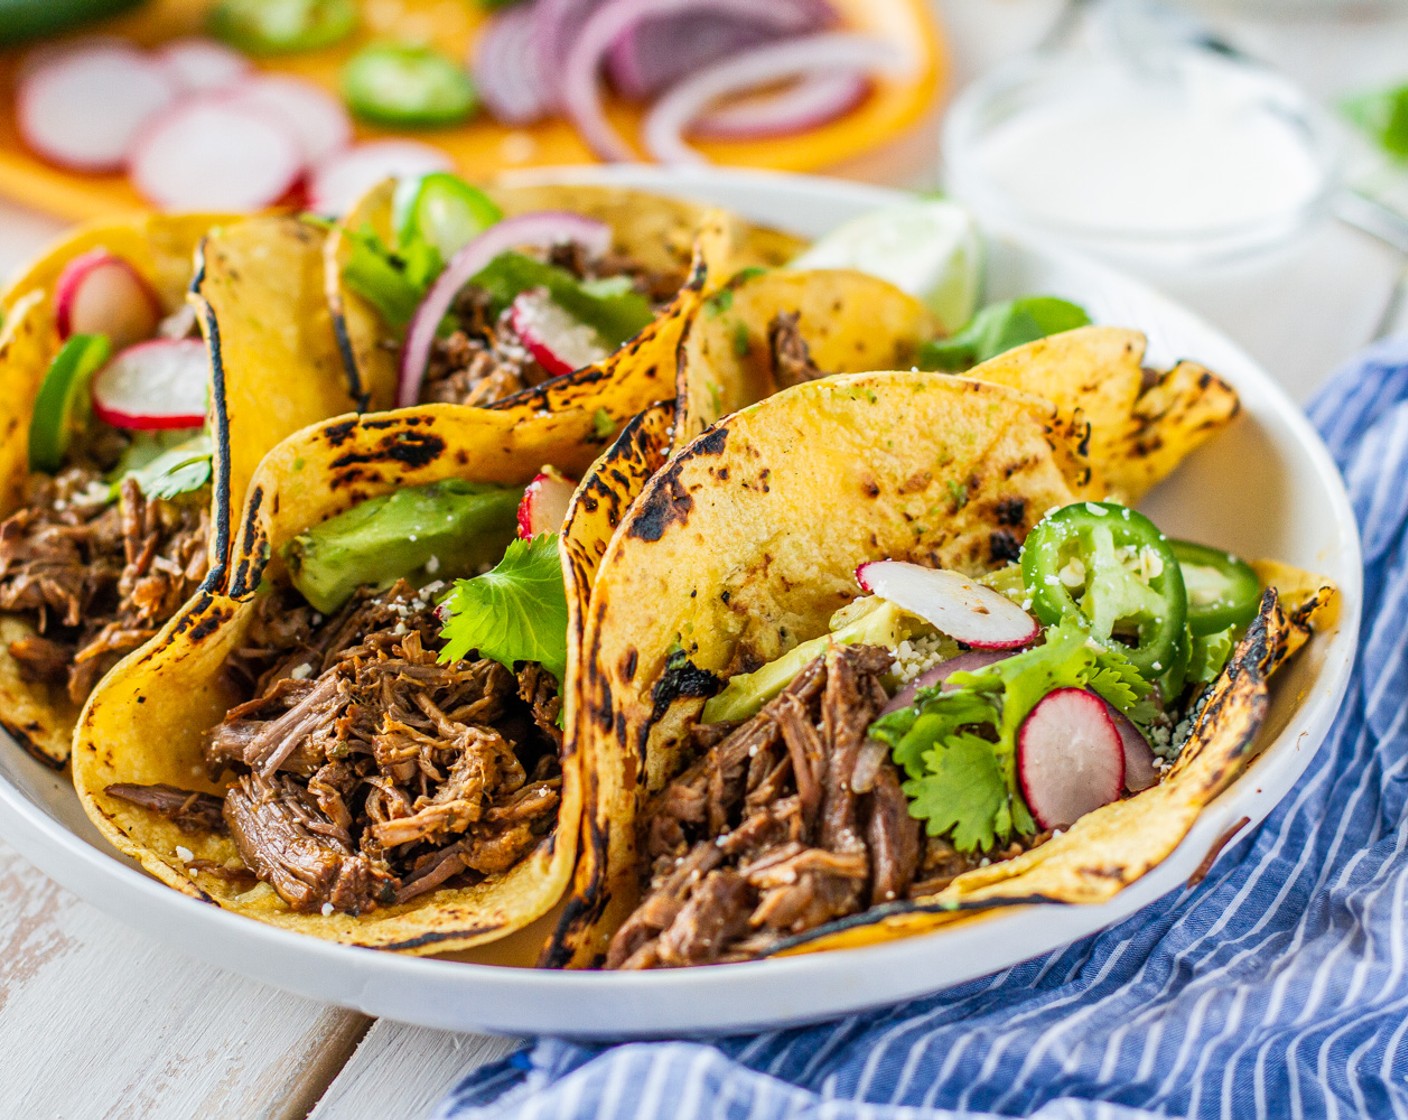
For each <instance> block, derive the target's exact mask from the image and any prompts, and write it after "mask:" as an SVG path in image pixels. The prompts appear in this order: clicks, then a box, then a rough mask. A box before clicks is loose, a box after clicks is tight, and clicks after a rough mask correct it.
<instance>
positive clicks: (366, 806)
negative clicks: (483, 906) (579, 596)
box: [108, 583, 561, 914]
mask: <svg viewBox="0 0 1408 1120" xmlns="http://www.w3.org/2000/svg"><path fill="white" fill-rule="evenodd" d="M258 611H259V613H258V615H257V617H256V618H255V620H254V622H253V624H252V625H251V627H250V629H249V631H248V632H247V634H246V641H245V646H244V648H242V649H240V650H239V651H237V652H236V653H235V655H234V656H233V657H232V658H231V659H230V661H229V662H228V663H227V670H228V671H229V673H230V674H231V676H232V678H233V679H234V680H235V681H236V682H238V683H242V684H244V685H245V686H247V687H249V688H250V690H251V692H252V697H251V699H250V700H249V701H248V702H246V703H244V704H240V705H238V706H237V707H235V708H233V709H231V710H230V711H229V712H228V713H227V715H226V717H225V719H224V720H223V721H222V722H221V723H220V724H219V725H218V726H216V727H215V728H213V729H212V730H211V731H210V732H209V734H208V736H207V740H206V748H205V753H206V763H207V766H208V769H209V771H210V776H211V778H212V780H216V779H219V778H220V777H221V776H222V775H227V774H232V775H233V776H234V781H233V785H232V786H231V787H230V788H229V790H228V791H227V792H226V794H225V797H224V802H223V805H222V807H221V808H222V817H223V826H224V827H227V828H228V830H229V833H230V835H231V837H232V838H233V839H234V842H235V845H236V847H237V848H238V850H239V853H240V856H241V858H242V859H243V860H244V863H245V865H246V866H247V867H248V868H249V869H250V870H251V871H253V873H254V874H255V875H256V876H257V877H258V878H259V879H261V880H263V881H264V882H266V883H268V884H270V885H271V886H272V887H273V888H274V890H275V891H276V892H277V893H278V895H279V897H280V898H282V899H283V900H284V901H285V902H287V903H288V904H289V906H291V907H292V908H293V909H295V910H299V911H316V910H323V911H325V912H330V911H328V908H329V907H331V910H336V911H341V912H345V913H350V914H360V913H364V912H366V911H369V910H373V909H376V908H377V907H379V906H387V905H392V904H395V903H399V902H406V901H408V900H410V899H413V898H416V897H417V896H419V895H422V894H425V893H427V892H429V891H432V890H435V889H437V888H439V887H442V886H459V885H463V884H466V883H469V882H474V881H477V880H478V879H481V878H484V877H486V876H489V875H494V874H498V873H500V872H503V871H507V870H508V869H510V868H511V867H513V866H514V865H515V864H517V863H518V862H519V861H520V860H522V859H523V858H524V856H526V855H527V854H528V853H529V852H531V851H532V850H533V849H534V848H535V847H536V846H537V845H538V844H539V843H540V842H541V841H542V839H543V838H544V837H545V836H546V835H547V834H548V833H549V832H550V831H551V829H552V828H553V826H554V824H555V822H556V820H557V807H558V801H559V798H560V790H561V771H560V766H559V761H558V750H559V747H560V745H561V732H560V731H559V729H558V727H557V715H558V710H559V706H560V701H559V699H558V696H557V685H556V681H555V680H554V678H553V677H552V676H551V674H549V673H547V672H545V671H544V670H543V669H542V668H541V667H540V666H538V665H527V666H525V667H524V668H522V669H521V670H520V671H519V672H518V673H517V674H514V673H511V672H510V671H509V670H507V669H505V668H504V667H503V666H502V665H500V664H498V663H497V662H495V661H490V660H487V659H484V660H477V661H469V660H463V661H458V662H454V663H451V664H441V663H440V662H439V660H438V655H437V653H436V651H435V646H436V643H437V642H438V635H439V630H440V626H439V621H438V620H437V618H436V617H435V611H434V606H433V604H432V603H431V602H430V601H429V599H428V598H427V597H426V596H425V594H424V593H418V592H416V591H415V590H414V589H412V588H411V587H410V586H409V585H407V584H405V583H399V584H397V585H396V586H395V587H393V588H391V589H390V590H389V591H384V592H374V591H371V590H369V589H363V591H362V592H360V593H359V594H358V595H357V596H355V597H354V598H353V599H352V600H351V601H350V602H349V603H348V604H347V606H345V607H344V608H343V609H342V610H341V611H340V612H339V613H338V614H337V615H335V616H333V617H331V618H326V619H324V618H320V617H319V616H318V615H316V614H315V613H314V612H313V611H312V610H311V609H310V608H309V607H308V606H307V605H306V604H302V603H301V601H298V602H295V601H293V597H292V596H291V595H280V594H271V595H268V596H265V598H264V599H263V600H262V601H261V603H260V606H259V608H258ZM152 788H154V787H146V789H145V791H144V790H143V787H117V786H112V787H109V789H108V792H109V793H112V794H113V795H115V796H118V797H124V798H126V799H128V800H131V801H136V802H138V803H139V804H147V805H149V806H150V807H153V808H156V809H157V811H163V810H162V809H161V807H160V806H159V805H155V804H153V795H152V793H151V789H152ZM134 789H135V790H136V791H137V793H136V794H135V795H134V793H133V790H134ZM176 792H180V791H176Z"/></svg>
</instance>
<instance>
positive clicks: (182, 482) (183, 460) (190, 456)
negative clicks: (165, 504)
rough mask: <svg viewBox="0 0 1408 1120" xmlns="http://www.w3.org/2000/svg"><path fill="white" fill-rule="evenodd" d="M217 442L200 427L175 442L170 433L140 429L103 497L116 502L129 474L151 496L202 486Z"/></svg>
mask: <svg viewBox="0 0 1408 1120" xmlns="http://www.w3.org/2000/svg"><path fill="white" fill-rule="evenodd" d="M213 455H214V446H213V445H212V444H211V442H210V435H209V434H208V433H207V432H204V431H201V432H200V433H198V434H197V435H195V436H190V435H186V438H184V439H181V440H180V441H179V442H176V440H175V438H174V437H173V436H172V435H171V434H168V433H162V432H152V433H147V432H139V433H138V434H137V436H136V438H134V439H133V441H132V443H131V444H130V445H129V446H128V448H127V450H126V451H125V452H123V455H122V458H121V459H120V460H119V461H118V464H117V468H116V469H115V470H114V471H113V472H112V473H111V474H109V475H108V476H107V477H106V478H105V479H104V481H103V482H102V483H100V484H98V485H99V486H100V487H102V492H101V494H100V495H95V496H98V497H99V499H100V500H102V501H107V502H115V501H116V500H117V496H118V494H119V492H120V491H121V489H122V484H123V482H124V481H126V480H127V479H128V478H135V479H136V480H137V485H138V486H140V487H141V488H142V493H143V494H145V495H146V496H147V497H148V498H153V499H156V498H160V499H163V500H166V501H170V500H171V499H173V498H177V497H179V496H180V495H182V494H189V493H191V492H192V491H195V490H199V489H200V488H201V487H202V486H205V485H206V484H207V483H208V482H209V481H210V476H211V473H212V456H213Z"/></svg>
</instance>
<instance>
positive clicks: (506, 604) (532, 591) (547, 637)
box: [440, 533, 567, 684]
mask: <svg viewBox="0 0 1408 1120" xmlns="http://www.w3.org/2000/svg"><path fill="white" fill-rule="evenodd" d="M441 616H442V618H444V619H445V622H444V626H443V627H442V628H441V631H440V634H441V637H443V638H444V639H445V648H444V649H443V650H441V651H440V660H441V661H457V660H459V659H460V658H462V657H464V656H465V655H466V654H468V653H469V651H470V650H478V651H479V654H480V656H482V657H488V658H491V659H492V660H494V661H497V662H498V663H499V664H500V665H502V666H504V667H505V668H506V669H509V670H512V669H513V667H514V665H515V664H516V663H517V662H519V661H536V662H538V663H539V664H541V665H542V666H543V668H544V669H547V670H548V672H550V673H552V674H553V676H555V677H556V678H557V680H558V683H559V684H561V683H562V682H563V681H565V680H566V677H567V591H566V589H565V588H564V587H563V583H562V567H561V564H560V562H559V560H558V552H557V535H556V534H554V533H543V534H540V535H539V536H536V537H534V538H533V539H532V540H531V541H525V540H515V541H513V542H512V543H510V544H509V546H508V548H507V549H506V550H505V551H504V558H503V559H502V560H501V561H499V564H498V566H497V567H495V568H494V569H493V570H492V571H489V572H485V573H484V574H483V575H479V576H475V577H474V578H473V579H461V580H456V581H455V586H454V588H453V589H452V590H451V591H450V593H449V594H448V595H447V596H446V597H445V598H444V599H443V600H442V601H441Z"/></svg>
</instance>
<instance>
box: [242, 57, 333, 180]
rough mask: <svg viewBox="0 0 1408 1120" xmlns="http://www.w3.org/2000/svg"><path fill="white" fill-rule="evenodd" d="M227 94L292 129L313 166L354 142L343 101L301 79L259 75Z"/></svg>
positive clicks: (243, 104)
mask: <svg viewBox="0 0 1408 1120" xmlns="http://www.w3.org/2000/svg"><path fill="white" fill-rule="evenodd" d="M227 93H228V96H229V101H230V104H234V105H240V106H244V107H246V108H250V109H253V110H254V111H256V112H260V113H267V114H268V115H269V116H271V117H275V118H277V119H278V120H280V121H282V122H283V123H284V124H285V125H287V126H288V127H289V128H290V129H292V130H293V132H294V134H295V135H296V136H297V137H298V142H299V146H300V147H301V149H302V151H303V158H304V160H305V161H306V162H307V164H308V165H309V166H310V167H311V166H312V165H314V164H316V163H319V162H320V161H322V160H324V159H327V158H328V157H329V156H331V155H332V154H333V153H335V152H339V151H341V150H342V149H343V148H345V147H347V145H348V144H350V143H351V142H352V118H351V117H350V116H348V114H347V110H346V109H345V108H344V107H343V104H342V102H341V101H339V100H338V99H337V98H336V97H334V96H333V95H332V94H330V93H328V92H327V90H325V89H323V88H322V86H318V85H314V84H313V83H312V82H308V81H304V80H303V79H302V78H293V77H289V76H288V75H286V74H259V75H256V76H255V77H252V78H247V79H245V80H244V81H242V82H240V83H239V84H238V85H236V86H232V87H231V88H230V89H229V90H228V91H227Z"/></svg>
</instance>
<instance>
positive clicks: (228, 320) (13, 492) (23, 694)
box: [0, 214, 354, 766]
mask: <svg viewBox="0 0 1408 1120" xmlns="http://www.w3.org/2000/svg"><path fill="white" fill-rule="evenodd" d="M325 236H326V235H325V234H324V233H323V232H322V231H321V230H320V229H318V228H316V227H314V226H311V225H307V224H304V223H302V222H300V221H299V220H297V219H295V218H287V217H274V218H253V219H236V218H230V217H225V216H221V215H213V214H193V215H177V216H172V217H164V216H157V215H153V216H148V217H144V218H140V219H134V220H133V221H131V222H127V223H105V224H101V225H93V226H88V227H85V228H83V229H82V230H80V231H79V232H77V233H75V234H73V235H72V236H70V237H68V238H66V239H65V240H64V241H62V242H61V243H60V244H59V245H58V246H56V247H55V248H54V249H53V250H51V251H50V252H49V253H47V254H46V255H44V256H43V257H42V258H40V259H39V260H38V261H36V262H35V263H34V264H33V265H32V266H30V268H29V269H27V270H26V271H25V272H24V273H23V274H22V275H21V276H20V278H19V279H18V280H16V281H15V283H14V284H13V285H12V287H11V288H10V289H9V290H8V291H7V293H6V295H5V296H4V297H3V299H0V303H2V304H3V305H4V307H5V308H6V312H7V314H6V321H5V325H4V328H3V331H0V436H3V438H0V517H6V516H9V515H10V514H11V513H13V512H14V510H15V509H16V508H17V507H18V505H19V504H20V500H21V494H22V492H23V487H24V482H25V479H26V478H27V476H28V456H29V447H28V442H29V423H30V416H31V414H32V412H33V409H34V402H35V398H36V397H37V395H38V392H39V387H40V385H41V383H42V382H43V379H44V375H45V373H46V372H47V370H48V368H49V364H50V362H51V361H52V360H53V357H54V355H55V354H56V353H57V352H58V350H59V347H60V341H59V338H58V333H57V329H56V326H55V308H54V298H53V295H54V293H53V288H54V285H55V283H56V282H57V280H58V277H59V274H60V273H61V272H62V271H63V269H64V267H65V266H66V265H67V264H68V262H69V261H71V260H72V259H73V258H74V257H75V256H77V255H79V254H81V253H84V252H87V251H89V250H91V249H94V248H98V247H102V248H106V249H108V250H109V251H110V252H112V253H114V254H116V255H118V256H120V257H122V258H123V259H124V260H126V261H128V262H129V263H131V264H132V265H133V267H134V268H135V269H136V270H137V271H138V272H139V273H140V274H141V275H142V276H143V277H144V278H145V279H146V280H147V281H148V282H149V283H150V284H151V286H152V288H153V290H154V291H155V292H156V293H157V296H158V298H159V299H160V301H161V306H162V311H163V313H164V314H170V313H172V312H174V311H176V310H177V309H178V308H180V307H181V306H182V303H183V302H184V301H186V300H187V299H189V300H190V301H191V302H192V303H193V304H194V305H195V309H196V312H197V321H198V323H199V325H200V328H201V332H202V334H203V335H204V337H205V340H206V344H207V350H208V352H209V354H210V360H211V373H210V377H211V382H210V388H211V392H210V400H211V405H210V408H211V412H210V431H211V438H212V441H213V443H214V445H215V464H214V472H213V480H212V487H211V502H212V506H211V509H212V518H211V522H212V525H211V542H210V548H211V569H210V575H209V577H208V578H207V583H208V585H209V586H211V587H216V586H218V585H219V584H220V582H221V581H222V579H223V576H224V563H225V558H226V556H227V555H228V549H229V546H230V539H231V532H230V525H231V519H232V514H233V513H234V511H235V510H237V509H238V506H239V504H240V502H241V501H242V499H243V496H244V489H245V486H246V484H247V482H248V479H249V476H250V473H251V472H252V471H253V470H254V467H255V465H256V464H257V463H258V461H259V459H260V458H261V457H262V456H263V454H264V453H265V452H266V451H267V450H268V449H269V448H270V447H272V446H273V445H274V444H275V443H277V442H278V441H279V440H280V439H282V438H283V437H284V436H286V435H288V434H289V433H290V432H293V431H295V430H297V429H298V428H301V427H303V426H304V425H306V424H309V423H312V422H313V421H315V420H319V419H321V418H323V417H325V416H329V415H336V414H338V413H341V412H345V411H346V410H347V409H349V408H351V407H352V406H353V401H354V395H353V393H352V391H351V390H350V388H349V386H348V384H347V382H346V380H345V374H344V370H343V367H342V364H341V362H340V361H339V358H338V351H337V346H336V339H335V336H334V335H333V332H332V323H331V318H330V316H329V314H328V311H327V308H326V306H325V304H324V301H323V298H322V272H321V261H322V254H323V242H324V240H325ZM193 272H194V277H195V279H194V283H193V281H192V276H193ZM188 289H193V291H192V292H191V293H190V294H189V295H188ZM31 632H32V630H31V627H30V626H29V624H28V623H27V622H25V621H24V620H23V619H21V618H19V617H18V616H13V615H8V616H5V615H0V724H3V726H4V727H5V728H6V729H7V730H8V731H10V733H11V734H13V735H14V736H15V737H16V739H18V740H19V741H20V743H21V744H22V745H24V746H25V747H26V749H28V750H29V751H30V752H31V753H32V754H34V755H35V757H37V758H39V759H40V760H41V761H43V762H46V763H48V764H49V765H52V766H63V765H64V763H65V762H66V761H67V760H68V757H69V747H70V741H71V739H72V736H73V728H74V722H75V720H76V719H77V716H78V711H77V708H76V707H75V706H74V705H73V704H72V702H71V701H70V700H69V699H68V697H67V695H66V694H65V693H64V690H63V689H62V688H56V687H54V686H51V685H45V684H40V683H36V682H33V681H28V680H25V679H24V678H23V677H22V676H21V675H20V673H19V669H18V666H17V665H16V663H15V661H14V659H13V658H12V657H11V656H10V654H9V644H10V642H11V641H14V640H16V639H18V638H20V637H23V636H25V635H27V634H29V633H31Z"/></svg>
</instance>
